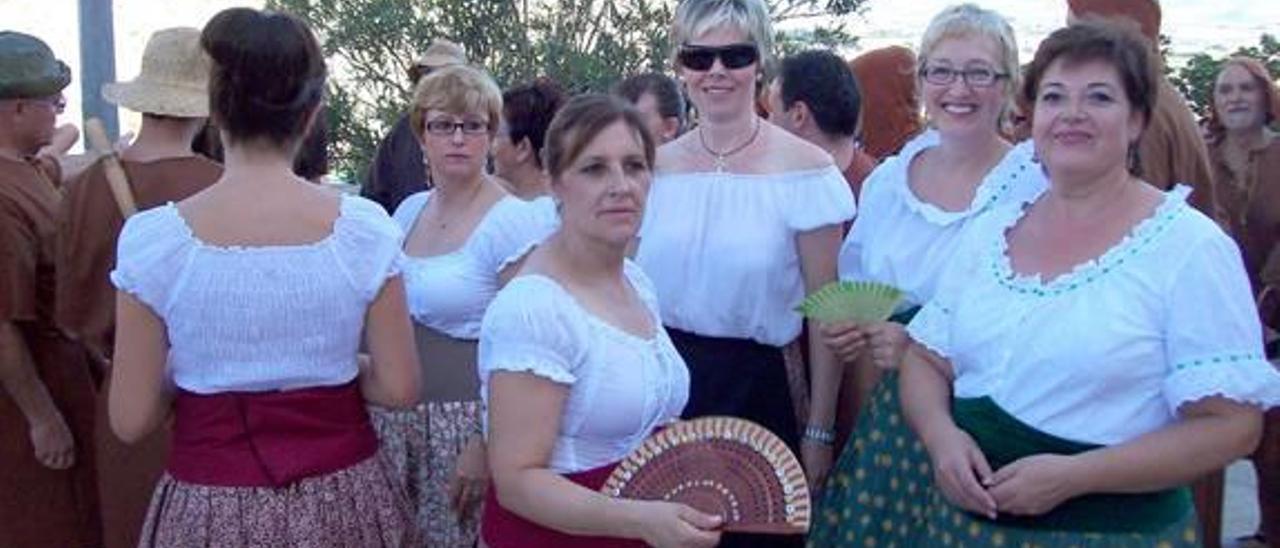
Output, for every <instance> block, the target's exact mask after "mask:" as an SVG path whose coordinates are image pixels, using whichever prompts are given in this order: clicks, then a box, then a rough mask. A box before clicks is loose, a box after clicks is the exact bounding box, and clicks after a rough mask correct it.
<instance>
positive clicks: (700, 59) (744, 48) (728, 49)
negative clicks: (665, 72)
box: [676, 44, 760, 72]
mask: <svg viewBox="0 0 1280 548" xmlns="http://www.w3.org/2000/svg"><path fill="white" fill-rule="evenodd" d="M717 57H719V58H720V64H722V65H724V68H727V69H730V70H732V69H740V68H743V67H747V66H751V65H752V64H754V63H755V62H756V61H759V60H760V50H759V49H756V45H755V44H730V45H727V46H691V45H688V44H686V45H683V46H680V52H679V53H677V54H676V60H678V61H680V64H681V65H683V66H684V68H687V69H689V70H696V71H698V72H702V71H707V70H711V66H712V65H714V64H715V63H716V58H717Z"/></svg>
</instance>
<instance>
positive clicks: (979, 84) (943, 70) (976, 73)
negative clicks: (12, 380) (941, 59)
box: [920, 65, 1009, 88]
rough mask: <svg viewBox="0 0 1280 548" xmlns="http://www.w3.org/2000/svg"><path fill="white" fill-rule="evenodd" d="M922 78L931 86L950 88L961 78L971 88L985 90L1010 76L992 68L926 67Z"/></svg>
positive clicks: (922, 70) (922, 71) (921, 75)
mask: <svg viewBox="0 0 1280 548" xmlns="http://www.w3.org/2000/svg"><path fill="white" fill-rule="evenodd" d="M920 77H921V78H923V79H924V81H926V82H929V83H930V84H935V85H939V86H949V85H951V84H952V83H953V82H955V81H956V78H960V79H962V80H964V83H966V84H968V85H969V86H971V87H975V88H985V87H990V86H993V85H995V84H996V82H999V81H1000V79H1002V78H1008V77H1009V75H1008V74H1005V73H1003V72H996V70H995V69H992V68H990V67H970V68H967V69H964V70H958V69H954V68H951V67H948V66H945V65H926V66H925V67H924V68H921V69H920Z"/></svg>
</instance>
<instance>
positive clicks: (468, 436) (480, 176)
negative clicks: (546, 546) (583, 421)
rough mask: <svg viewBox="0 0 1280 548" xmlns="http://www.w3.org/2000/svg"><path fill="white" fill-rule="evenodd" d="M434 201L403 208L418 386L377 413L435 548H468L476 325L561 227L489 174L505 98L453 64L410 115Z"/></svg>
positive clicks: (411, 201) (412, 199) (482, 484)
mask: <svg viewBox="0 0 1280 548" xmlns="http://www.w3.org/2000/svg"><path fill="white" fill-rule="evenodd" d="M409 120H410V123H411V124H412V129H413V133H414V135H415V136H417V137H418V141H419V143H420V144H421V146H422V153H423V156H424V157H425V159H426V162H425V163H426V164H427V165H428V166H429V168H428V169H430V171H431V173H430V179H431V181H432V182H433V184H434V186H433V187H432V189H431V190H427V191H424V192H419V193H417V194H413V195H410V196H409V197H407V198H405V199H404V201H402V202H400V206H399V207H397V208H396V212H395V215H394V218H395V220H396V222H397V223H398V224H399V225H400V228H401V230H403V231H404V233H405V240H404V252H405V254H406V258H405V264H404V278H405V293H406V296H407V298H408V302H409V313H410V314H411V315H412V317H413V320H414V333H415V335H416V339H417V342H418V352H419V360H418V362H419V366H420V367H421V370H422V373H421V374H422V377H423V378H424V379H430V380H431V382H430V383H429V384H426V385H424V386H423V392H422V404H421V405H420V406H418V407H417V408H415V409H410V410H403V411H401V410H388V409H381V408H377V407H375V408H374V410H373V419H374V421H373V422H374V425H375V427H376V428H377V430H378V433H379V436H380V437H381V439H382V443H383V447H384V451H385V452H386V453H387V454H388V456H390V457H391V459H392V461H393V462H394V463H395V464H396V468H397V470H398V472H399V476H400V477H401V479H402V480H403V481H404V482H405V486H406V487H407V490H408V493H409V498H410V499H411V500H412V501H413V502H414V504H415V505H416V510H417V513H418V526H419V527H421V528H422V532H423V535H424V537H425V538H426V539H427V544H428V545H429V546H439V547H442V548H444V547H454V548H470V547H471V546H472V545H474V544H475V540H476V536H477V534H478V531H479V523H480V522H479V519H478V518H479V516H478V513H479V504H480V501H481V499H482V497H483V496H484V491H485V489H486V488H487V487H488V478H489V474H488V471H487V466H486V464H485V451H484V439H483V436H482V435H481V428H480V424H481V417H482V415H483V409H482V404H481V402H480V381H479V376H478V375H477V373H476V345H477V340H478V339H479V338H480V320H481V319H482V318H483V317H484V312H485V310H486V309H487V308H488V307H489V302H490V301H492V300H493V296H494V295H496V294H497V292H498V289H499V288H500V287H501V285H502V279H503V276H504V275H505V274H508V273H509V272H508V270H510V267H511V265H513V264H514V263H515V262H516V261H517V260H518V259H519V257H520V256H521V255H523V254H524V253H526V252H528V250H529V249H530V248H531V247H532V246H533V245H534V244H535V243H537V242H538V241H539V240H541V239H542V238H543V237H545V236H546V235H548V234H550V233H551V231H552V230H554V229H555V226H556V224H557V222H558V221H557V219H556V214H555V206H554V205H553V204H552V203H551V200H550V199H549V198H541V199H538V200H535V201H532V202H526V201H524V200H521V199H520V198H518V197H516V196H514V195H511V194H508V193H507V191H506V190H505V189H504V188H503V187H502V185H501V184H499V182H498V180H497V179H496V178H495V177H493V176H491V175H489V174H487V173H486V172H485V165H486V163H487V161H488V157H489V153H490V151H491V150H492V148H493V141H494V139H497V138H499V136H498V126H499V125H500V124H501V121H502V95H501V92H500V91H499V90H498V86H497V84H495V83H494V82H493V79H492V78H490V77H489V75H488V74H485V73H484V72H483V71H481V70H480V69H477V68H474V67H470V66H466V65H454V66H448V67H444V68H440V69H437V70H435V71H432V72H431V74H428V75H427V76H424V77H423V78H422V79H421V80H419V82H418V85H417V87H416V88H415V90H414V94H413V106H412V107H411V108H410V110H409Z"/></svg>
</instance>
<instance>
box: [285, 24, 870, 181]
mask: <svg viewBox="0 0 1280 548" xmlns="http://www.w3.org/2000/svg"><path fill="white" fill-rule="evenodd" d="M863 2H865V0H769V2H768V3H769V7H770V10H771V13H772V14H773V16H774V17H773V18H774V21H775V23H780V22H793V23H795V24H794V25H793V26H797V27H801V28H803V30H791V31H788V32H780V33H779V35H778V40H779V47H780V51H781V52H790V51H795V50H797V49H800V48H803V47H811V46H812V47H833V48H840V47H848V46H852V45H853V42H854V38H853V36H852V35H851V34H850V33H849V32H848V31H847V29H846V28H845V25H844V23H843V22H841V21H839V20H836V21H835V22H828V21H827V20H828V19H829V18H828V17H826V16H830V15H846V14H851V13H855V12H857V11H858V10H860V9H861V7H862V4H863ZM268 5H269V6H270V7H271V8H273V9H278V10H282V11H288V12H290V13H293V14H296V15H298V16H300V17H302V18H303V19H304V20H306V21H307V22H308V23H309V24H310V25H311V27H312V28H313V29H314V30H315V31H316V33H317V35H318V36H319V38H320V40H321V41H322V42H323V44H324V49H325V54H326V55H327V56H328V57H329V60H330V67H331V69H332V72H333V74H334V77H333V78H332V79H331V83H330V86H329V108H330V112H329V129H330V142H331V143H332V147H333V149H332V150H331V153H332V155H333V160H334V161H333V163H334V165H335V167H336V168H337V170H338V171H339V172H341V173H342V174H343V175H345V176H347V177H352V176H360V177H362V176H363V174H364V172H365V170H366V167H367V165H368V162H369V159H370V158H371V157H372V156H373V152H374V150H375V149H376V147H377V144H378V142H379V141H380V139H381V138H382V135H383V133H384V132H385V131H386V130H387V128H389V127H390V126H391V124H392V123H394V122H395V119H396V118H397V117H398V116H399V115H400V114H401V113H402V111H403V110H404V107H405V105H406V104H407V103H408V100H409V96H410V93H411V91H412V90H411V87H410V86H411V82H410V81H409V79H408V76H407V74H406V69H407V68H408V66H409V64H410V63H411V62H412V60H413V59H414V58H415V57H416V56H417V55H419V54H420V52H421V51H422V50H423V49H425V48H426V46H427V45H428V44H430V43H431V41H432V40H433V39H436V38H447V39H449V40H453V41H454V42H457V43H459V44H462V45H463V46H464V47H465V48H466V50H467V55H468V57H469V58H470V60H471V62H472V63H475V64H477V65H479V66H482V67H484V68H485V69H486V70H488V71H489V72H490V73H491V74H492V75H493V76H494V78H495V79H496V80H497V81H498V84H499V85H501V86H503V87H507V86H510V85H514V84H517V83H520V82H525V81H529V80H532V79H533V78H535V77H539V76H547V77H550V78H552V79H554V80H555V81H557V82H559V83H560V84H561V85H563V86H565V88H567V89H568V90H570V91H573V92H579V91H588V90H591V91H602V90H606V89H608V87H609V86H610V85H612V84H613V82H615V81H617V80H618V79H620V78H621V77H623V76H625V75H628V74H633V73H636V72H642V71H648V70H658V71H661V70H665V69H666V68H667V65H668V62H667V60H668V58H669V57H670V40H669V38H668V33H669V28H670V24H671V17H672V12H673V11H674V8H675V0H627V1H624V2H619V1H614V0H269V2H268ZM818 18H822V19H823V20H824V22H823V23H822V24H811V23H813V22H814V21H815V20H816V19H818Z"/></svg>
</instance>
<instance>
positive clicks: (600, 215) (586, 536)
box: [479, 95, 720, 548]
mask: <svg viewBox="0 0 1280 548" xmlns="http://www.w3.org/2000/svg"><path fill="white" fill-rule="evenodd" d="M545 146H546V148H545V149H544V151H545V152H544V160H545V161H544V165H546V166H547V172H548V174H549V175H550V181H551V183H550V185H551V186H550V188H551V193H552V195H553V196H554V197H555V199H556V202H557V203H558V204H559V210H560V212H561V223H560V227H559V228H558V229H557V230H556V231H555V233H554V234H552V235H551V236H550V237H549V238H547V239H546V241H545V242H543V243H542V244H541V245H539V246H538V247H537V248H535V249H534V250H533V252H532V253H530V254H529V256H528V257H527V258H526V259H525V260H524V262H523V264H522V266H521V267H520V270H519V271H518V273H517V275H516V276H515V278H513V279H512V280H511V281H510V282H509V283H508V284H507V286H506V287H505V288H503V289H502V291H500V292H499V293H498V296H497V297H496V298H495V299H494V300H493V303H492V304H491V305H490V306H489V310H488V312H486V313H485V316H484V323H483V326H482V328H481V336H480V358H479V360H480V378H481V380H482V383H483V390H482V394H483V395H484V397H485V401H486V403H487V404H488V415H487V416H488V422H487V427H488V441H489V464H490V468H491V470H492V472H493V489H491V490H490V495H489V497H488V498H487V499H486V501H485V508H484V514H483V515H484V517H483V523H482V525H481V537H482V542H483V544H484V545H486V546H488V547H489V548H515V547H519V548H574V547H582V548H588V547H590V548H606V547H640V546H645V545H651V546H659V547H699V546H714V545H715V544H716V543H717V542H718V541H719V538H720V534H719V533H718V532H717V531H715V530H714V529H715V528H716V527H718V526H719V525H720V518H719V517H718V516H711V515H707V514H703V513H701V512H698V511H696V510H694V509H692V508H690V507H688V506H684V505H681V504H675V503H670V502H662V501H638V500H624V499H614V498H608V497H606V496H605V495H604V494H602V493H600V492H599V489H600V487H601V486H602V485H603V484H604V482H605V480H606V479H607V478H608V476H609V474H610V472H611V471H612V470H613V468H615V467H616V466H617V464H618V462H619V461H621V460H622V458H623V457H625V456H626V455H627V454H628V453H630V452H631V451H633V450H634V449H635V448H636V447H638V446H639V445H640V444H641V442H643V441H644V439H645V438H646V437H648V436H649V435H650V434H652V433H653V432H654V430H655V429H658V428H661V427H663V426H664V425H666V424H669V423H670V422H671V421H674V420H676V419H677V418H678V417H679V415H680V411H681V410H682V409H683V408H684V405H685V402H686V400H687V398H688V394H689V372H688V370H687V369H686V368H685V364H684V361H683V360H681V358H680V354H678V353H677V352H676V349H675V347H674V346H673V345H672V343H671V339H670V338H668V336H667V333H666V331H665V330H664V329H663V328H662V323H661V321H660V320H659V317H658V305H657V302H656V300H655V295H654V290H653V286H652V284H651V283H650V282H649V279H648V278H647V277H646V276H645V275H644V273H643V272H641V270H640V268H639V267H637V266H636V265H635V264H634V263H632V262H631V261H630V260H628V259H627V258H626V256H627V250H628V248H629V247H630V246H631V244H632V242H633V240H634V239H635V237H636V233H637V232H638V231H639V229H640V220H641V219H642V218H643V216H644V209H645V207H646V205H645V204H646V199H645V198H646V195H647V193H648V190H649V181H650V177H651V171H650V170H651V169H652V168H651V166H652V165H653V157H654V146H653V137H651V136H650V134H649V132H648V131H647V130H646V129H645V125H644V122H643V120H642V119H641V118H640V115H639V114H638V113H637V112H636V111H635V109H634V108H632V107H631V106H630V105H628V104H626V103H625V102H623V101H622V100H621V99H618V98H615V97H610V96H606V95H585V96H579V97H575V98H574V99H571V100H570V101H569V103H568V104H566V105H565V107H564V108H563V109H562V110H561V111H560V113H559V114H557V115H556V117H555V119H554V120H553V121H552V123H551V126H550V128H549V130H548V131H547V140H546V145H545Z"/></svg>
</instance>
